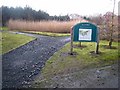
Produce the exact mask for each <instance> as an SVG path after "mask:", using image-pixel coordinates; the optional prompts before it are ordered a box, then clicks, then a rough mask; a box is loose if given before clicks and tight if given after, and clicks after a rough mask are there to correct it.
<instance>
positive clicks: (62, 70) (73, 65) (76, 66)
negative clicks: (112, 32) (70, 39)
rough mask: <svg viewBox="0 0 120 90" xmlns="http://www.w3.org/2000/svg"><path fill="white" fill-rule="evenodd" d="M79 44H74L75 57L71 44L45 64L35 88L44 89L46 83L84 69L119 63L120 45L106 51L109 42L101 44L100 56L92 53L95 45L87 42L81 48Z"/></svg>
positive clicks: (115, 44) (115, 43)
mask: <svg viewBox="0 0 120 90" xmlns="http://www.w3.org/2000/svg"><path fill="white" fill-rule="evenodd" d="M78 44H79V43H74V53H75V55H70V54H68V53H69V52H70V43H68V44H66V45H65V46H64V47H63V48H62V49H61V50H59V51H58V52H56V53H55V54H54V55H53V56H52V57H51V58H50V59H49V60H48V61H47V62H46V64H45V67H44V68H43V69H42V72H41V75H40V76H39V78H37V79H36V80H35V84H34V85H35V86H38V87H44V85H45V82H46V81H49V82H51V78H53V77H54V76H57V75H58V76H59V75H66V74H69V73H72V72H77V71H80V70H82V69H90V68H98V67H103V66H108V65H111V64H114V63H117V61H118V43H117V42H113V46H114V47H116V49H106V48H105V45H107V44H108V41H101V42H100V48H99V51H100V54H98V55H97V54H94V53H90V52H91V51H94V50H95V43H90V42H85V43H82V45H83V46H84V47H83V48H80V47H79V46H78Z"/></svg>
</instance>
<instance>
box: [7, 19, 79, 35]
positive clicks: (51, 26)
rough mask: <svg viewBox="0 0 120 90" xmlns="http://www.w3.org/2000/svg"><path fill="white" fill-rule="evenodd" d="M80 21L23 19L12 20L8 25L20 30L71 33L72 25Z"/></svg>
mask: <svg viewBox="0 0 120 90" xmlns="http://www.w3.org/2000/svg"><path fill="white" fill-rule="evenodd" d="M77 22H79V21H63V22H60V21H39V22H34V21H22V20H10V21H9V22H8V27H9V29H10V30H19V31H36V32H51V33H53V32H54V33H69V32H70V29H71V27H72V26H73V25H74V24H75V23H77Z"/></svg>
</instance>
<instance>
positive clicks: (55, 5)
mask: <svg viewBox="0 0 120 90" xmlns="http://www.w3.org/2000/svg"><path fill="white" fill-rule="evenodd" d="M113 1H114V0H2V1H1V0H0V2H2V3H0V6H2V5H4V6H8V7H11V6H12V7H16V6H17V7H19V6H20V7H25V6H26V5H27V6H29V7H31V8H32V9H35V10H43V11H45V12H47V13H49V14H50V15H66V14H74V13H76V14H79V15H96V14H104V13H105V12H107V11H112V8H113ZM119 1H120V0H116V6H115V13H116V14H118V2H119Z"/></svg>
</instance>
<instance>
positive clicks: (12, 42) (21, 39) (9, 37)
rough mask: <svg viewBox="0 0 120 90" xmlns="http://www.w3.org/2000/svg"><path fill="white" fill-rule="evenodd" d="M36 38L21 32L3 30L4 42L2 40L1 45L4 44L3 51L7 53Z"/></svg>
mask: <svg viewBox="0 0 120 90" xmlns="http://www.w3.org/2000/svg"><path fill="white" fill-rule="evenodd" d="M34 39H35V38H33V37H30V36H26V35H20V34H13V33H9V32H6V31H5V32H2V42H1V41H0V46H1V45H2V53H0V54H4V53H7V52H9V51H11V50H13V49H15V48H17V47H19V46H22V45H24V44H26V43H28V42H30V41H32V40H34Z"/></svg>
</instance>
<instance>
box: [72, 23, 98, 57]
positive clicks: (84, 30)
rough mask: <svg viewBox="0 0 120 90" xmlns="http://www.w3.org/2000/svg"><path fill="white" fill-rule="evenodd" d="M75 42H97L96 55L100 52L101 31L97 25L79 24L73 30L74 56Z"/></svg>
mask: <svg viewBox="0 0 120 90" xmlns="http://www.w3.org/2000/svg"><path fill="white" fill-rule="evenodd" d="M73 41H75V42H96V50H95V53H96V54H98V50H99V29H98V28H97V26H96V25H94V24H92V23H88V22H84V23H78V24H76V25H74V26H73V27H72V29H71V51H70V53H71V55H72V54H73Z"/></svg>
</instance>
